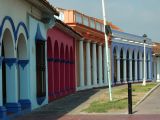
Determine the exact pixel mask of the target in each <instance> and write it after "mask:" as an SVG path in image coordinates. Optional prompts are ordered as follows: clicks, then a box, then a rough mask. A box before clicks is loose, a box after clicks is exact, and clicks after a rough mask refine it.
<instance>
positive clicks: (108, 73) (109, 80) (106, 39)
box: [102, 0, 112, 101]
mask: <svg viewBox="0 0 160 120" xmlns="http://www.w3.org/2000/svg"><path fill="white" fill-rule="evenodd" d="M102 12H103V23H104V35H105V46H106V54H107V77H108V86H109V98H110V101H112V90H111V79H110V68H109V67H110V64H109V56H108V55H109V52H108V38H107V35H106V32H107V33H108V32H111V30H110V29H108V26H107V25H106V16H105V5H104V0H102ZM106 27H107V29H106ZM106 30H107V31H106Z"/></svg>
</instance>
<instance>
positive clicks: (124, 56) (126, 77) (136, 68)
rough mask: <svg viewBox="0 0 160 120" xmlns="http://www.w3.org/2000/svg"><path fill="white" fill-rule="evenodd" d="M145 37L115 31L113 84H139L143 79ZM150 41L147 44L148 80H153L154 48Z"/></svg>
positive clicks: (112, 58) (112, 45) (112, 50)
mask: <svg viewBox="0 0 160 120" xmlns="http://www.w3.org/2000/svg"><path fill="white" fill-rule="evenodd" d="M143 39H144V38H143V37H141V36H136V35H132V34H128V33H123V32H119V31H113V38H112V43H111V62H112V63H111V64H112V76H111V78H112V83H113V84H117V83H118V84H119V83H125V82H127V81H133V82H138V81H142V79H143V77H144V76H143V67H144V58H143V56H144V55H143V54H144V44H143ZM150 42H151V41H150V39H148V38H147V43H146V49H145V50H146V55H145V56H146V69H147V70H146V73H147V80H152V48H151V47H150V46H149V43H150Z"/></svg>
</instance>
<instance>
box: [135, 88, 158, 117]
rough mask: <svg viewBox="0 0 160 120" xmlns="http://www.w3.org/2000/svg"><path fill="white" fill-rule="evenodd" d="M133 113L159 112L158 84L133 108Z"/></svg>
mask: <svg viewBox="0 0 160 120" xmlns="http://www.w3.org/2000/svg"><path fill="white" fill-rule="evenodd" d="M134 113H135V114H160V86H158V87H157V88H156V89H155V90H154V91H153V92H152V93H151V94H150V95H149V96H148V97H147V98H146V99H145V100H144V101H143V102H142V103H140V104H139V105H138V106H137V107H135V108H134ZM159 119H160V118H159Z"/></svg>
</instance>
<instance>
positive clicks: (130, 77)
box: [129, 59, 133, 81]
mask: <svg viewBox="0 0 160 120" xmlns="http://www.w3.org/2000/svg"><path fill="white" fill-rule="evenodd" d="M129 81H133V78H132V59H129Z"/></svg>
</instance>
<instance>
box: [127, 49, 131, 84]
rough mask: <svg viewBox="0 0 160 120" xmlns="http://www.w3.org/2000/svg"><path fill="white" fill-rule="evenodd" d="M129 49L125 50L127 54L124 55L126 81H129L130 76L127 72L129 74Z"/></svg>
mask: <svg viewBox="0 0 160 120" xmlns="http://www.w3.org/2000/svg"><path fill="white" fill-rule="evenodd" d="M129 63H130V62H129V50H127V56H126V70H127V81H129V79H130V76H129V74H130V70H129V69H130V68H129Z"/></svg>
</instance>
